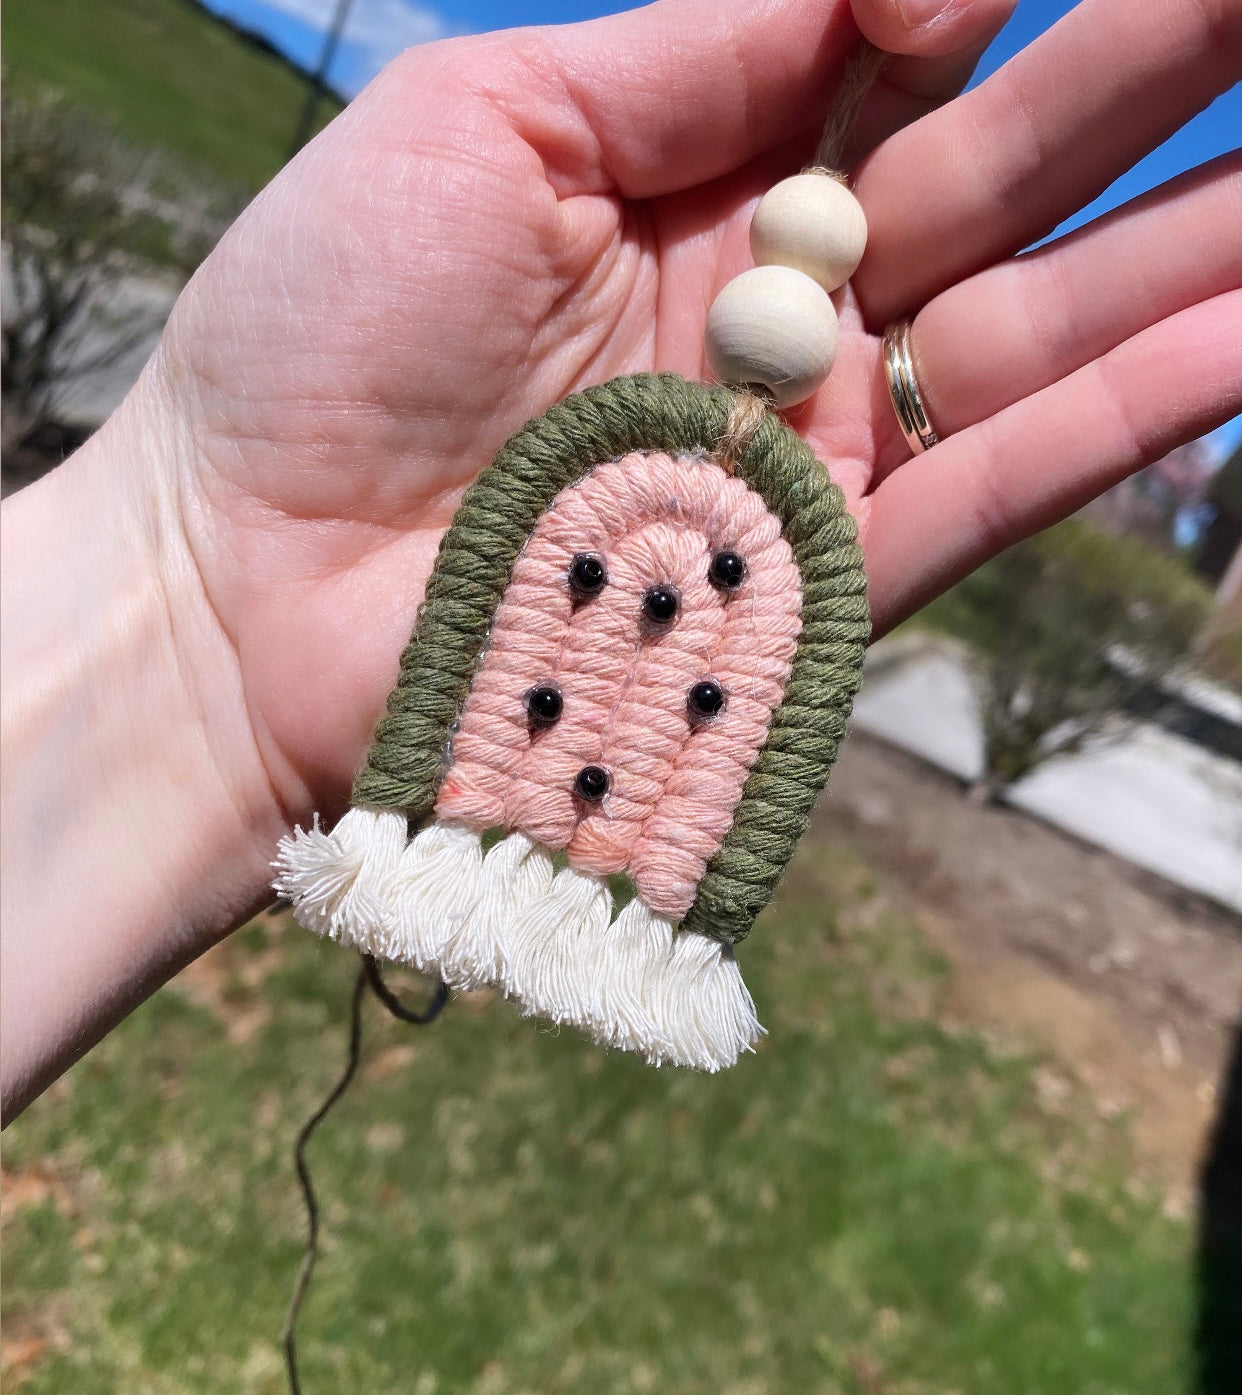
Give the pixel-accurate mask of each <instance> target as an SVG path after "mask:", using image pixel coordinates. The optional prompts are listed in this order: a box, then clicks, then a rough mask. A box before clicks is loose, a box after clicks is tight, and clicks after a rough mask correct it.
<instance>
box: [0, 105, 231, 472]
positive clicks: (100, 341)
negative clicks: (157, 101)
mask: <svg viewBox="0 0 1242 1395" xmlns="http://www.w3.org/2000/svg"><path fill="white" fill-rule="evenodd" d="M3 129H4V141H3V158H2V170H0V206H2V210H3V226H4V263H5V265H4V270H5V278H6V282H7V285H6V294H5V297H4V319H3V335H2V344H3V379H2V382H3V407H4V414H3V422H4V425H3V448H4V452H5V454H6V455H9V454H11V453H12V452H14V451H17V452H20V451H21V450H23V448H26V447H29V446H30V445H31V444H32V443H33V442H35V441H36V440H37V439H38V438H39V436H40V435H41V434H42V433H43V432H44V431H45V429H46V428H47V427H48V425H49V423H51V422H52V421H53V420H54V419H55V416H56V413H57V409H58V407H59V406H60V405H61V403H62V401H63V396H64V393H65V391H66V389H67V388H68V387H69V386H70V385H71V384H72V383H74V382H75V381H79V380H81V379H82V378H83V377H86V376H87V375H90V374H92V373H98V372H100V371H101V370H102V369H104V368H106V367H107V365H108V364H110V363H113V362H115V361H116V360H117V359H119V358H121V357H123V356H124V355H125V354H127V353H129V352H130V351H131V350H132V349H133V348H135V347H136V346H137V345H138V344H139V343H141V342H142V341H143V340H144V339H146V338H149V337H150V336H151V335H152V333H153V332H154V330H155V329H156V328H158V325H159V322H160V317H161V309H162V306H161V305H160V304H159V303H158V302H156V303H153V302H152V300H151V298H150V297H149V296H145V295H143V294H142V293H141V290H140V287H139V284H138V283H139V282H140V281H141V278H143V277H151V276H153V275H160V274H162V275H163V276H165V277H168V276H171V277H173V278H175V279H176V281H178V282H179V281H181V280H183V279H184V278H185V277H186V276H188V275H189V273H190V272H191V271H193V269H194V267H195V266H197V265H198V263H199V261H200V260H201V259H202V257H203V256H204V255H205V254H206V252H207V251H208V250H209V249H210V247H211V246H212V245H213V243H214V242H215V240H216V238H217V237H218V236H219V234H220V232H221V231H222V230H223V227H224V226H226V224H227V221H228V218H229V217H230V215H231V213H232V211H233V208H234V207H235V205H236V202H237V200H236V198H230V197H229V194H228V192H227V191H225V190H224V189H222V188H221V187H220V186H216V187H213V186H212V185H211V184H210V182H204V181H203V180H201V179H195V180H193V181H191V180H190V179H189V178H188V177H187V176H186V175H185V174H184V173H183V172H182V171H181V170H180V169H179V168H178V167H177V165H176V164H175V163H174V162H173V161H172V160H170V159H168V158H167V157H164V156H160V155H156V154H154V153H152V152H145V151H141V150H138V149H137V148H135V147H134V146H132V145H130V144H129V143H128V142H126V141H125V140H123V139H122V138H121V137H119V136H118V135H116V133H115V132H113V131H112V130H111V129H110V128H108V127H107V126H104V125H102V124H101V123H100V122H99V120H98V119H97V118H96V117H94V116H93V115H91V114H89V113H87V112H84V111H82V110H80V109H79V108H77V107H75V106H74V105H72V104H71V103H69V102H68V101H66V100H65V99H64V98H61V97H58V96H52V95H28V94H23V93H17V94H15V93H13V92H11V91H10V90H9V89H8V87H7V84H6V90H5V94H4V99H3Z"/></svg>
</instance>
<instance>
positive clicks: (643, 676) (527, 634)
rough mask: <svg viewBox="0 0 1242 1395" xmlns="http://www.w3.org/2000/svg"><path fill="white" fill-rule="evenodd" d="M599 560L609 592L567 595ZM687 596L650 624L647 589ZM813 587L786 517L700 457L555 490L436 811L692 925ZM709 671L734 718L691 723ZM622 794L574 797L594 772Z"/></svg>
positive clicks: (502, 620) (522, 564)
mask: <svg viewBox="0 0 1242 1395" xmlns="http://www.w3.org/2000/svg"><path fill="white" fill-rule="evenodd" d="M721 549H729V550H732V551H736V552H738V553H740V554H741V555H742V556H743V557H744V558H745V559H746V564H747V576H746V579H745V581H744V582H743V584H742V586H741V587H740V588H739V589H738V590H737V591H735V592H732V593H724V592H721V591H718V590H717V589H716V588H715V587H713V586H712V585H710V583H709V581H708V578H707V573H708V565H709V563H710V560H711V557H712V554H713V553H714V552H715V551H718V550H721ZM582 552H594V553H598V554H599V555H600V556H601V557H603V558H604V559H605V561H606V565H607V569H608V577H609V580H608V584H607V585H606V586H605V587H604V588H603V590H602V591H601V592H600V594H599V595H598V596H595V597H593V598H590V599H588V600H584V601H580V602H578V603H576V604H575V600H574V597H573V595H572V593H571V591H570V589H569V586H568V583H567V578H568V573H569V568H570V565H571V563H572V560H573V557H574V555H575V554H576V553H582ZM655 584H672V585H674V586H676V587H677V589H678V590H679V591H680V593H681V607H680V611H679V615H678V619H677V621H676V623H675V624H674V625H672V626H671V627H670V628H669V629H668V631H667V632H659V633H653V632H652V630H651V628H650V626H649V625H646V626H645V624H644V621H643V618H642V597H643V595H644V593H645V591H646V590H647V589H648V588H649V587H650V586H652V585H655ZM801 599H802V597H801V581H800V576H799V573H798V569H797V565H796V563H795V562H794V559H793V555H792V553H791V551H790V548H789V546H788V544H787V543H786V542H785V540H784V538H783V537H782V536H781V530H780V524H779V522H778V520H777V519H776V518H775V517H774V516H773V515H772V514H771V513H770V512H769V511H768V509H767V507H766V505H765V504H764V503H763V501H762V499H761V498H760V497H759V496H758V495H757V494H755V493H754V492H753V491H752V490H751V489H750V488H749V487H748V486H747V485H746V484H744V483H743V482H742V481H741V480H739V479H736V478H731V477H730V476H729V475H727V474H726V472H725V471H724V470H722V469H721V468H720V466H719V465H717V464H715V463H714V462H713V461H710V460H706V459H696V458H687V457H678V458H674V457H671V456H668V455H665V454H650V455H637V454H636V455H630V456H626V457H625V458H624V459H622V460H619V461H612V462H608V463H606V464H602V465H600V466H598V467H597V468H596V469H595V470H594V471H592V472H591V474H589V475H588V476H586V478H585V479H583V480H582V481H580V482H579V483H578V484H576V485H573V486H571V487H569V488H568V489H565V490H563V491H562V492H561V493H560V494H559V495H558V496H557V497H556V499H555V500H554V501H553V503H552V505H551V507H550V508H549V509H548V511H547V512H546V513H545V514H544V515H543V517H542V518H541V519H540V521H539V523H538V524H537V526H536V527H535V530H534V531H533V533H532V534H531V537H530V539H529V541H528V543H527V546H526V548H525V550H524V551H523V553H522V555H521V557H520V558H519V559H518V562H517V564H516V565H515V567H514V572H513V577H512V580H511V582H510V584H509V587H508V589H507V590H506V592H505V596H504V599H503V600H502V601H501V604H500V606H499V607H498V608H497V612H496V618H495V622H494V625H493V628H492V632H491V636H490V642H489V647H488V650H487V652H486V654H485V656H484V659H483V662H482V665H481V667H480V669H479V672H478V674H477V675H476V677H475V680H474V683H473V685H472V687H471V690H470V693H469V695H468V697H467V700H466V703H465V705H464V707H463V710H462V715H461V720H460V723H459V727H458V731H457V733H456V735H455V736H454V738H453V744H452V758H453V763H452V765H451V767H450V769H449V771H448V774H447V775H446V777H445V779H444V782H443V784H442V786H441V789H440V794H439V797H438V799H437V803H436V814H437V815H438V816H439V817H440V818H443V819H453V820H457V821H460V822H463V823H466V824H468V825H469V826H471V827H474V828H478V829H484V828H489V827H494V826H502V827H504V828H506V829H520V830H521V831H522V832H524V833H526V834H527V835H528V836H530V837H532V838H536V839H538V840H539V841H540V842H543V843H544V844H545V845H546V846H548V847H549V848H551V849H554V850H559V849H565V850H566V851H567V856H568V859H569V862H570V865H571V866H574V867H576V868H578V869H579V870H581V871H586V872H592V873H596V874H604V873H610V872H618V871H624V872H628V873H629V875H630V876H631V878H632V879H633V880H634V883H635V885H636V888H637V890H638V893H639V895H640V896H641V897H642V898H643V900H644V901H646V902H647V904H648V905H649V906H651V907H652V909H654V910H657V911H659V912H660V913H662V914H665V915H669V916H672V917H680V916H681V915H683V914H685V912H686V911H687V910H688V909H689V907H690V905H691V903H692V902H693V900H694V894H695V888H696V886H697V884H698V882H699V881H700V879H701V878H702V876H703V873H704V871H705V870H706V867H707V863H708V861H709V860H710V859H711V857H712V855H713V854H714V853H715V851H716V849H717V848H718V847H719V846H720V843H721V842H722V840H723V838H724V836H725V834H726V833H727V832H728V830H729V827H730V825H731V824H732V820H733V814H734V811H735V809H736V807H737V803H738V801H739V799H740V798H741V793H742V787H743V785H744V784H745V780H746V775H747V773H748V771H749V769H750V767H751V765H752V764H753V762H754V759H755V757H756V755H757V754H758V752H759V750H760V748H761V747H762V745H763V742H764V740H765V738H766V734H767V729H768V725H769V723H770V721H771V717H772V713H773V711H774V710H775V708H776V707H777V705H778V704H779V703H780V700H781V696H782V693H783V690H784V685H785V682H786V680H787V679H788V675H789V669H790V666H791V664H792V662H793V656H794V651H795V649H796V646H797V640H798V635H799V632H800V629H801V619H800V615H801ZM708 677H711V678H714V679H715V680H716V681H717V682H718V683H720V684H721V686H722V687H723V688H724V690H725V693H726V698H727V700H726V706H725V709H724V711H723V712H722V713H720V714H719V715H718V716H717V717H715V718H713V719H711V720H710V721H707V722H704V723H701V724H699V723H692V721H691V720H690V718H689V715H688V712H687V706H686V699H687V694H688V692H689V689H690V687H691V686H692V685H693V684H694V683H696V682H698V681H701V680H702V679H704V678H708ZM541 683H555V684H557V685H559V687H560V689H561V692H562V695H563V697H564V712H563V715H562V717H561V719H560V720H559V721H558V722H557V723H556V725H555V726H554V727H551V728H549V729H547V730H537V729H532V727H531V725H530V723H529V721H528V719H527V716H526V712H525V709H524V706H523V697H524V695H525V693H526V692H527V691H528V690H529V689H530V688H532V687H534V686H535V685H537V684H541ZM590 764H597V765H602V766H603V767H604V768H605V769H607V770H608V771H609V772H610V775H611V778H612V785H611V789H610V792H609V794H608V795H607V796H606V798H605V799H604V800H603V801H602V802H601V803H600V804H599V805H596V806H589V805H584V803H583V802H582V801H580V800H579V799H577V798H576V797H575V796H574V794H573V781H574V777H575V775H576V774H577V772H578V771H579V770H581V769H582V768H583V767H584V766H585V765H590Z"/></svg>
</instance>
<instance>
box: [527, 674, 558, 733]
mask: <svg viewBox="0 0 1242 1395" xmlns="http://www.w3.org/2000/svg"><path fill="white" fill-rule="evenodd" d="M525 701H526V715H527V716H528V717H529V718H530V720H531V722H532V724H533V725H535V726H537V727H550V726H551V725H552V723H553V722H555V721H556V720H557V719H558V718H559V717H560V715H561V712H562V711H563V709H564V707H565V701H564V699H563V698H562V697H561V690H560V689H559V688H556V687H553V686H552V684H551V683H540V684H539V685H538V687H535V688H532V689H531V690H530V692H528V693H527V694H526V699H525Z"/></svg>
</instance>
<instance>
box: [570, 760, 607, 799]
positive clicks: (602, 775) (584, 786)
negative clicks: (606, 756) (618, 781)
mask: <svg viewBox="0 0 1242 1395" xmlns="http://www.w3.org/2000/svg"><path fill="white" fill-rule="evenodd" d="M610 783H611V782H610V781H609V779H608V772H607V771H606V770H605V769H604V767H603V766H602V765H584V766H583V767H582V769H581V770H579V771H578V773H577V775H575V776H574V793H575V794H576V795H577V796H578V797H579V799H589V800H590V801H591V803H592V804H594V803H596V802H597V801H598V800H600V799H603V797H604V796H605V795H606V794H607V793H608V786H609V784H610Z"/></svg>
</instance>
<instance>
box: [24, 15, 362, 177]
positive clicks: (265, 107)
mask: <svg viewBox="0 0 1242 1395" xmlns="http://www.w3.org/2000/svg"><path fill="white" fill-rule="evenodd" d="M0 34H2V36H3V54H4V66H5V73H6V79H7V80H9V81H13V82H16V83H17V84H18V85H37V86H43V87H48V88H53V89H55V90H57V91H59V92H62V93H64V94H66V95H67V96H68V97H70V98H71V99H72V100H73V101H75V102H77V103H79V104H81V105H82V106H84V107H86V108H88V109H89V110H91V111H94V112H97V113H98V114H99V115H100V116H102V117H103V118H104V119H105V120H107V121H108V122H110V123H111V124H112V125H114V126H115V127H116V128H117V129H118V130H119V131H120V132H122V133H123V134H124V135H125V136H127V137H128V138H129V139H130V140H132V141H133V142H134V143H135V144H137V145H140V146H144V147H150V148H158V149H161V150H166V151H168V152H169V153H171V154H173V155H176V156H180V157H182V158H183V159H184V160H185V161H186V162H187V163H188V164H189V165H191V166H194V167H199V168H202V169H204V170H209V171H211V172H213V173H214V174H215V175H217V176H219V177H220V178H222V179H224V180H227V181H229V182H237V183H239V184H242V185H244V186H246V187H248V188H250V189H258V188H259V187H261V186H262V185H263V184H265V183H266V182H267V181H268V180H269V179H270V178H271V177H272V175H274V174H275V173H276V171H277V170H278V169H279V168H280V166H281V165H282V164H283V163H284V161H285V159H286V157H287V156H288V153H289V142H290V140H291V139H292V137H293V132H294V128H295V126H296V124H297V118H298V114H299V112H300V110H301V105H302V101H303V97H304V93H305V84H304V83H303V82H302V80H301V79H299V77H298V76H297V75H296V74H295V73H294V72H293V70H292V69H290V67H289V66H288V65H287V64H285V63H282V62H281V61H280V60H278V59H277V58H275V57H273V56H272V55H270V54H267V53H263V52H262V51H260V50H259V49H257V48H254V47H252V46H251V45H249V44H247V43H245V42H243V41H242V40H241V39H239V38H238V36H237V35H236V34H234V33H232V32H231V31H230V30H229V29H227V28H226V27H225V26H224V25H222V24H220V23H218V22H217V21H216V20H214V19H213V18H212V17H211V16H210V15H208V14H206V13H204V12H203V11H202V10H200V9H199V8H198V7H197V6H195V5H193V4H192V3H190V0H7V3H6V4H5V5H4V8H3V17H2V19H0ZM335 110H336V106H335V103H329V102H327V101H325V103H324V110H323V119H324V120H327V119H329V118H330V117H331V116H332V115H334V114H335Z"/></svg>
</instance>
